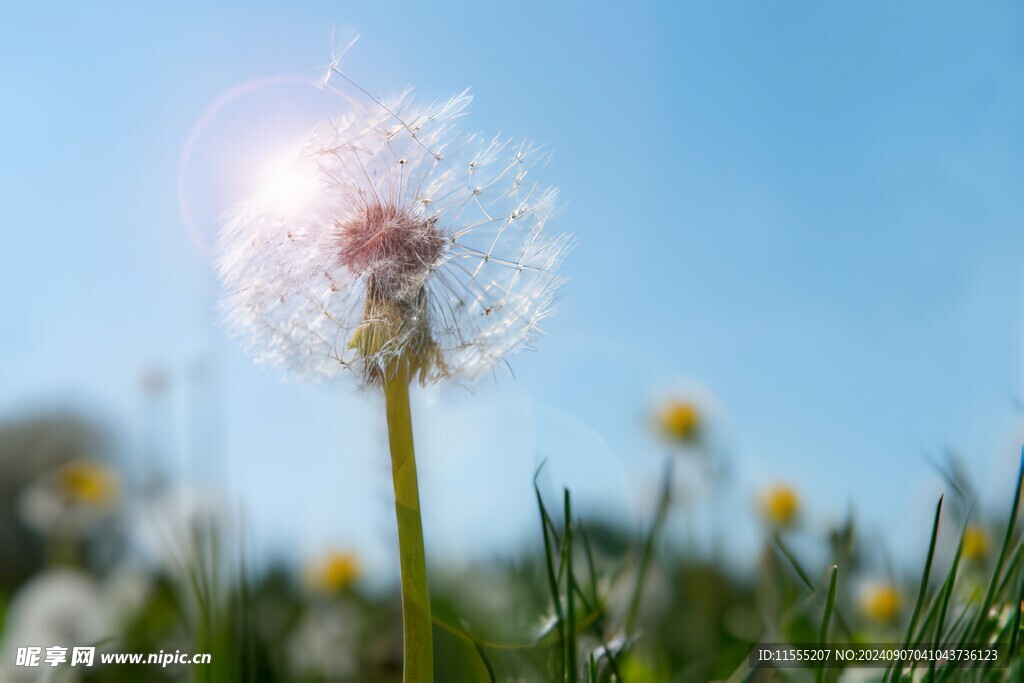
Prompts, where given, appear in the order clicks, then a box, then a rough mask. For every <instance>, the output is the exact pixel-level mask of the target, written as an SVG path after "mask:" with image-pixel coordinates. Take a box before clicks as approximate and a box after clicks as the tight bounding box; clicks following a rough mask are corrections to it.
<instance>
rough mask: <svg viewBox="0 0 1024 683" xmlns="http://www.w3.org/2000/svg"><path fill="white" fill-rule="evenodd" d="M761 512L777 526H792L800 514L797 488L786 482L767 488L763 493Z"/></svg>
mask: <svg viewBox="0 0 1024 683" xmlns="http://www.w3.org/2000/svg"><path fill="white" fill-rule="evenodd" d="M761 514H763V515H764V518H765V519H766V520H768V521H769V522H771V523H772V524H774V525H775V526H779V527H788V526H792V525H793V523H794V522H796V519H797V516H798V515H799V514H800V496H799V495H797V492H796V489H794V488H793V487H792V486H787V485H785V484H778V485H775V486H771V487H769V488H767V489H766V490H765V491H764V492H763V493H762V494H761Z"/></svg>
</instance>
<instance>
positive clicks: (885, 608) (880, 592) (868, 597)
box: [860, 583, 903, 624]
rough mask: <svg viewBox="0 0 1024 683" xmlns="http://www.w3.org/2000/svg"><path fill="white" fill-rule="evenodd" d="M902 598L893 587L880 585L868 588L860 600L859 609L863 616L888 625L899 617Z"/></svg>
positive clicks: (884, 584)
mask: <svg viewBox="0 0 1024 683" xmlns="http://www.w3.org/2000/svg"><path fill="white" fill-rule="evenodd" d="M902 606H903V597H902V596H901V595H900V592H899V591H898V590H897V589H896V587H895V586H893V585H892V584H889V583H880V584H875V585H872V586H869V587H868V588H867V589H866V590H865V591H864V593H863V594H862V595H861V599H860V609H861V612H863V613H864V615H865V616H867V617H869V618H870V619H872V620H874V621H877V622H879V623H881V624H888V623H890V622H891V621H892V620H893V619H895V618H896V617H897V616H899V613H900V608H901V607H902Z"/></svg>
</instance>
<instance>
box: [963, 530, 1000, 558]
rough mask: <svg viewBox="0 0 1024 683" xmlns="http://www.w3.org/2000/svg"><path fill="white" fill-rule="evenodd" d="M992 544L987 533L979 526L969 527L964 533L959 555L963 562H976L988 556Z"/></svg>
mask: <svg viewBox="0 0 1024 683" xmlns="http://www.w3.org/2000/svg"><path fill="white" fill-rule="evenodd" d="M991 547H992V542H991V540H990V539H989V536H988V532H986V531H985V530H984V529H982V528H981V527H979V526H969V527H967V529H966V531H964V542H963V548H962V550H961V554H962V555H963V557H964V559H965V560H970V561H974V562H977V561H979V560H983V559H985V558H986V557H987V556H988V553H989V550H990V549H991Z"/></svg>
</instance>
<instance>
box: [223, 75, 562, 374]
mask: <svg viewBox="0 0 1024 683" xmlns="http://www.w3.org/2000/svg"><path fill="white" fill-rule="evenodd" d="M469 102H470V97H469V96H468V95H466V94H465V93H463V94H461V95H459V96H456V97H454V98H452V99H451V100H448V101H447V102H444V103H443V104H441V105H434V106H417V105H416V104H415V103H414V102H413V101H412V98H411V96H410V95H409V93H405V94H403V95H401V96H399V97H397V98H395V99H393V100H388V101H381V102H380V103H379V104H378V103H377V101H372V102H370V103H369V104H365V105H359V104H356V105H353V108H352V109H351V110H350V111H349V112H348V113H346V114H345V115H343V116H341V117H340V118H338V119H336V120H332V121H328V122H325V123H323V124H322V125H320V126H318V127H317V128H316V129H315V130H313V131H312V132H311V133H310V134H309V135H308V136H307V137H306V139H305V141H304V143H303V145H302V148H301V151H299V152H298V153H297V154H295V155H293V156H294V158H289V159H288V160H287V161H288V163H283V162H282V161H281V159H277V160H276V161H277V163H276V164H275V165H274V170H273V172H272V173H270V174H269V175H268V177H269V178H271V179H273V180H274V184H273V186H272V187H269V188H265V189H263V190H261V191H260V192H258V193H257V194H256V195H255V196H253V197H251V198H249V199H248V200H246V201H244V202H243V203H241V204H240V205H239V206H237V207H236V208H235V209H234V211H233V212H232V213H231V214H230V218H229V219H228V220H227V222H226V224H225V226H224V228H223V230H222V233H221V237H220V239H219V244H218V251H219V257H218V268H219V271H220V276H221V279H222V281H223V284H224V289H225V291H226V300H225V305H226V308H227V310H228V319H229V321H230V323H231V324H232V327H233V328H234V329H235V331H236V332H237V333H239V335H240V336H242V337H243V338H244V339H245V342H246V345H247V347H248V349H249V350H250V351H251V352H252V353H253V354H254V355H255V356H256V358H257V360H258V361H260V362H262V363H265V364H267V365H271V366H275V367H279V368H282V369H284V370H285V371H286V374H288V375H290V376H293V377H299V378H306V379H330V378H333V377H336V376H339V375H341V374H343V373H344V371H345V370H346V369H348V368H353V367H354V368H358V369H359V370H361V377H360V379H361V380H362V381H363V382H364V383H368V384H369V383H376V382H379V381H380V379H381V377H382V376H383V374H384V373H385V372H386V371H387V368H388V367H389V366H390V365H391V364H393V363H394V362H395V361H396V359H398V358H404V359H406V360H408V361H409V362H410V363H411V364H412V369H413V371H414V373H417V372H418V373H419V377H420V380H421V381H422V382H424V383H425V382H430V381H434V380H437V379H440V378H445V377H454V378H456V379H459V380H464V381H473V380H475V379H477V378H479V377H480V376H481V375H483V374H485V373H487V372H488V371H490V370H491V369H492V368H494V367H495V366H497V365H498V364H499V363H502V362H503V361H504V359H505V358H506V357H507V356H508V355H509V354H511V353H514V352H515V351H518V350H520V349H523V348H526V347H528V346H529V345H530V343H531V341H532V340H533V339H534V338H535V337H536V335H537V334H538V330H539V323H540V321H541V320H543V319H544V318H545V317H546V316H547V315H549V314H550V313H551V311H552V304H553V302H554V299H555V296H556V294H557V291H558V288H559V286H560V284H561V278H560V277H559V276H558V274H557V271H558V268H559V265H560V264H561V262H562V259H563V257H564V255H565V253H566V249H567V244H568V239H567V237H566V236H565V235H549V234H548V233H547V232H546V231H545V229H544V228H545V224H546V223H547V221H548V219H549V218H550V217H551V215H552V212H553V211H554V209H555V198H556V191H555V190H554V189H553V188H550V187H543V186H541V185H539V184H534V185H526V184H524V183H523V178H524V177H525V174H526V171H527V170H528V169H529V168H530V167H532V166H534V165H536V164H537V163H539V162H541V161H542V160H543V159H544V155H543V154H542V153H541V150H540V149H539V148H537V147H535V146H532V145H527V144H514V143H513V141H512V140H510V139H503V138H493V139H487V138H483V137H481V136H479V135H465V134H463V133H461V132H460V131H459V130H458V128H457V127H456V120H457V119H458V118H460V117H462V116H463V115H464V114H465V113H466V108H467V106H468V105H469ZM442 151H443V154H442ZM311 178H312V179H313V182H312V183H311V182H310V179H311ZM471 178H472V183H471V184H470V179H471ZM326 283H330V284H329V285H328V284H326Z"/></svg>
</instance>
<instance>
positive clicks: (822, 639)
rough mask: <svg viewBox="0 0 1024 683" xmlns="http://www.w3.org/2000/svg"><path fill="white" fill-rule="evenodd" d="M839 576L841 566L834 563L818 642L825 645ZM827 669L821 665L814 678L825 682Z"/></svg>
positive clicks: (822, 682) (820, 682)
mask: <svg viewBox="0 0 1024 683" xmlns="http://www.w3.org/2000/svg"><path fill="white" fill-rule="evenodd" d="M838 577H839V567H838V566H837V565H832V578H831V579H830V580H829V584H828V598H826V600H825V613H824V614H823V615H822V617H821V632H820V633H819V634H818V643H819V644H821V645H824V644H825V643H827V642H828V626H829V622H830V621H832V610H833V609H834V608H835V604H836V584H837V579H838ZM826 672H827V670H826V669H825V667H823V666H821V665H819V666H818V668H817V670H816V671H815V672H814V680H816V681H818V682H819V683H824V681H825V675H826Z"/></svg>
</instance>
